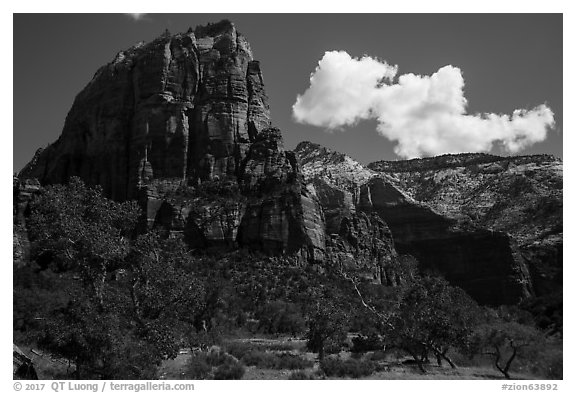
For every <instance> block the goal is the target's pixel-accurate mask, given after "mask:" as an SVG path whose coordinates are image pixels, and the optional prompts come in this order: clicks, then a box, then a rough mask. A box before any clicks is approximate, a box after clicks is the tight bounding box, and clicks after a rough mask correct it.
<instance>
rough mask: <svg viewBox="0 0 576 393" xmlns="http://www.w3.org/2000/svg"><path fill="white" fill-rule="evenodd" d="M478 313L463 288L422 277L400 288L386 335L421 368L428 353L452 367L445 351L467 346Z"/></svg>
mask: <svg viewBox="0 0 576 393" xmlns="http://www.w3.org/2000/svg"><path fill="white" fill-rule="evenodd" d="M480 314H481V310H480V307H479V306H478V305H477V304H476V303H475V302H474V301H473V300H472V299H471V298H470V297H469V296H468V295H467V294H466V293H465V292H464V291H463V290H462V289H460V288H456V287H452V286H450V285H449V284H448V283H447V282H446V281H445V280H444V279H442V278H437V277H424V278H421V279H420V280H416V281H414V282H413V283H412V284H411V285H409V286H407V287H406V288H405V289H403V290H402V292H401V295H400V299H399V302H398V305H397V308H396V310H395V312H394V314H393V316H392V317H391V318H390V320H389V325H387V327H388V334H389V336H390V337H392V340H393V341H394V344H395V345H397V346H399V347H400V348H403V349H405V350H406V351H407V352H408V353H410V354H411V355H412V356H413V357H414V359H415V360H416V362H417V364H418V366H419V367H420V369H421V370H423V367H422V363H423V362H425V361H426V360H427V356H428V353H429V352H432V353H433V354H434V355H435V356H436V358H437V361H438V364H439V365H441V362H442V359H444V360H446V361H447V362H448V363H449V364H450V366H451V367H452V368H455V367H456V365H455V364H454V362H453V361H452V360H451V359H450V357H449V356H448V351H449V349H450V348H451V347H464V346H465V345H467V342H468V341H467V340H468V339H469V337H470V335H471V334H472V330H473V328H474V327H475V325H476V323H477V321H478V316H479V315H480Z"/></svg>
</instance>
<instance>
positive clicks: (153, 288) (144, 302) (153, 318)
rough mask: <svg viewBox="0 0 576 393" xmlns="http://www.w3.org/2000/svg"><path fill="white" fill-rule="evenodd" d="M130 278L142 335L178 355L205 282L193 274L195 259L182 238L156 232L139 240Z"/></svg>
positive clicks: (132, 255)
mask: <svg viewBox="0 0 576 393" xmlns="http://www.w3.org/2000/svg"><path fill="white" fill-rule="evenodd" d="M127 261H128V274H127V280H129V282H130V286H129V291H130V299H131V301H132V302H131V304H132V309H133V313H134V318H135V320H136V321H137V322H138V327H139V329H140V330H141V332H140V333H141V335H143V336H145V337H147V339H148V340H149V341H151V342H153V343H154V345H156V346H157V347H158V348H159V351H160V353H161V354H162V355H163V356H166V357H175V356H176V353H177V350H178V349H179V348H178V342H179V340H178V337H177V336H178V334H177V333H178V330H180V332H179V333H180V338H182V337H183V336H184V335H186V334H187V333H188V332H187V331H186V329H188V328H190V327H191V326H192V325H193V323H194V322H195V318H196V315H197V314H198V313H199V311H200V310H201V309H202V307H203V297H204V285H203V283H202V282H201V281H200V280H198V279H197V278H196V277H195V276H194V274H193V273H192V264H193V259H192V257H191V255H190V254H189V252H188V251H187V249H186V246H185V244H184V243H183V242H182V241H181V240H179V239H167V240H163V239H162V238H161V236H160V234H159V233H158V232H155V231H152V232H149V233H146V234H144V235H141V236H139V237H138V239H136V241H135V242H134V245H133V247H132V249H131V252H130V255H129V257H128V258H127Z"/></svg>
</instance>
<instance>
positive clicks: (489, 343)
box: [470, 321, 540, 379]
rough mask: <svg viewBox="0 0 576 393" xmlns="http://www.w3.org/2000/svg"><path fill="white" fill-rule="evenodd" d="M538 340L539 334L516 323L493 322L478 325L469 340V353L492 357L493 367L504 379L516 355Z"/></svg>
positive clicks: (528, 327) (508, 377)
mask: <svg viewBox="0 0 576 393" xmlns="http://www.w3.org/2000/svg"><path fill="white" fill-rule="evenodd" d="M539 339H540V333H539V332H538V331H537V330H536V329H534V328H532V327H530V326H527V325H522V324H520V323H517V322H504V321H493V322H490V323H486V324H482V325H479V326H478V327H477V328H476V329H475V331H474V334H473V335H472V337H471V340H470V349H471V353H480V354H483V355H488V356H490V357H492V359H493V361H494V367H496V369H497V370H498V371H500V372H501V373H502V374H503V375H504V377H505V378H506V379H510V378H511V377H510V368H511V366H512V363H513V361H514V360H515V359H516V358H517V357H518V355H519V354H520V353H521V352H522V351H523V350H525V349H527V348H528V347H530V346H531V345H533V344H534V343H535V342H536V341H538V340H539Z"/></svg>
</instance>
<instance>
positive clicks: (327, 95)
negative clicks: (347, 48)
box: [292, 51, 554, 158]
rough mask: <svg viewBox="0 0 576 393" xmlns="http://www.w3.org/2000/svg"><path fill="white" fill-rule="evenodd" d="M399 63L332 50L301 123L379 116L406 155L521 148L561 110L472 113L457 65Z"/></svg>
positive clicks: (333, 123)
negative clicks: (404, 70)
mask: <svg viewBox="0 0 576 393" xmlns="http://www.w3.org/2000/svg"><path fill="white" fill-rule="evenodd" d="M397 71H398V68H397V66H390V65H389V64H387V63H386V62H382V61H380V60H378V59H374V58H372V57H369V56H364V57H362V58H360V59H357V58H353V57H351V56H350V55H349V54H348V53H346V52H343V51H332V52H326V53H325V54H324V57H323V58H322V59H321V60H320V61H319V63H318V67H316V70H315V71H314V72H313V73H312V75H311V76H310V87H309V88H308V89H307V90H306V91H305V92H304V94H302V95H298V97H297V98H296V103H295V104H294V105H293V106H292V111H293V115H294V118H295V119H296V121H298V122H300V123H306V124H311V125H315V126H319V127H327V128H328V129H343V128H342V127H343V126H349V125H353V124H355V123H356V122H358V121H360V120H363V119H376V120H377V121H378V127H377V131H378V133H379V134H380V135H382V136H383V137H385V138H387V139H389V140H391V141H393V142H396V143H397V144H396V146H395V148H394V151H395V152H396V154H398V155H399V156H402V157H405V158H414V157H422V156H426V155H438V154H444V153H460V152H482V151H490V150H491V149H492V148H493V146H494V145H497V146H502V147H503V148H504V149H505V150H506V151H508V152H510V153H517V152H519V151H521V150H523V149H525V148H527V147H529V146H531V145H533V144H534V143H537V142H542V141H544V140H545V139H546V137H547V132H548V130H549V129H550V128H551V127H553V125H554V113H553V112H552V110H551V109H550V108H549V107H547V106H546V105H540V106H538V107H536V108H533V109H530V110H527V109H517V110H515V111H514V112H513V113H512V114H511V115H506V114H495V113H483V114H474V115H471V114H467V113H466V107H467V104H468V102H467V100H466V98H465V97H464V77H463V76H462V71H461V70H460V69H459V68H457V67H454V66H452V65H447V66H444V67H442V68H440V69H439V70H438V71H436V72H435V73H433V74H432V75H415V74H404V75H400V76H399V77H398V78H397V81H396V82H394V79H395V77H396V74H397Z"/></svg>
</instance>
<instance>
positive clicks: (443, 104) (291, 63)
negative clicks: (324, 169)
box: [13, 14, 563, 172]
mask: <svg viewBox="0 0 576 393" xmlns="http://www.w3.org/2000/svg"><path fill="white" fill-rule="evenodd" d="M224 18H227V19H230V20H232V21H233V22H234V23H235V25H236V28H237V29H238V31H240V32H241V33H242V34H243V35H245V36H246V37H247V39H248V41H249V42H250V44H251V47H252V50H253V53H254V57H255V59H256V60H259V61H260V63H261V68H262V71H263V76H264V83H265V88H266V91H267V94H268V96H269V102H270V107H271V114H272V122H273V125H274V126H277V127H279V128H280V129H281V130H282V133H283V135H284V140H285V145H286V147H287V148H288V149H293V148H294V147H295V146H296V145H297V144H298V143H299V142H301V141H304V140H309V141H312V142H316V143H320V144H322V145H324V146H326V147H329V148H331V149H334V150H337V151H341V152H343V153H346V154H348V155H350V156H351V157H353V158H355V159H357V160H358V161H360V162H362V163H369V162H373V161H377V160H395V159H402V158H411V157H416V156H427V155H434V154H441V153H443V152H448V151H449V152H456V151H490V152H492V153H495V154H500V155H508V154H541V153H547V154H553V155H555V156H558V157H561V158H563V154H562V148H563V144H562V140H563V132H562V131H563V112H562V106H563V101H562V99H563V91H562V88H563V87H562V86H563V81H562V72H563V69H562V61H563V53H562V45H563V42H562V40H563V37H562V28H563V20H562V15H561V14H143V15H138V16H137V17H136V16H134V15H127V14H14V17H13V32H14V38H13V44H14V46H13V91H14V94H13V153H14V154H13V169H14V172H17V171H19V170H20V169H21V168H22V167H23V166H24V165H25V164H26V163H27V162H28V161H29V160H30V159H31V158H32V157H33V155H34V152H35V151H36V149H38V148H40V147H45V146H46V145H47V144H49V143H51V142H54V141H55V140H56V139H57V138H58V136H59V135H60V133H61V131H62V127H63V125H64V121H65V118H66V114H67V112H68V110H69V109H70V107H71V105H72V102H73V100H74V98H75V96H76V94H78V93H79V92H80V91H81V90H82V88H83V87H84V86H85V85H86V84H87V83H88V82H89V81H90V79H91V78H92V76H93V75H94V73H95V72H96V70H97V69H98V68H99V67H100V66H102V65H104V64H106V63H107V62H109V61H111V60H112V59H113V58H114V56H115V54H116V53H117V52H118V51H120V50H123V49H127V48H128V47H130V46H132V45H134V44H136V43H137V42H139V41H146V42H148V41H151V40H152V39H154V38H155V37H157V36H158V35H160V34H161V33H163V32H164V31H165V30H166V29H168V30H169V31H170V32H172V33H177V32H184V31H186V30H187V29H188V28H189V27H194V26H196V25H199V24H206V23H208V22H216V21H218V20H221V19H224ZM331 70H337V71H331ZM358 70H359V71H358ZM385 76H388V78H383V77H385ZM378 82H381V83H378ZM518 110H519V112H516V116H515V115H514V113H515V111H518Z"/></svg>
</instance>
